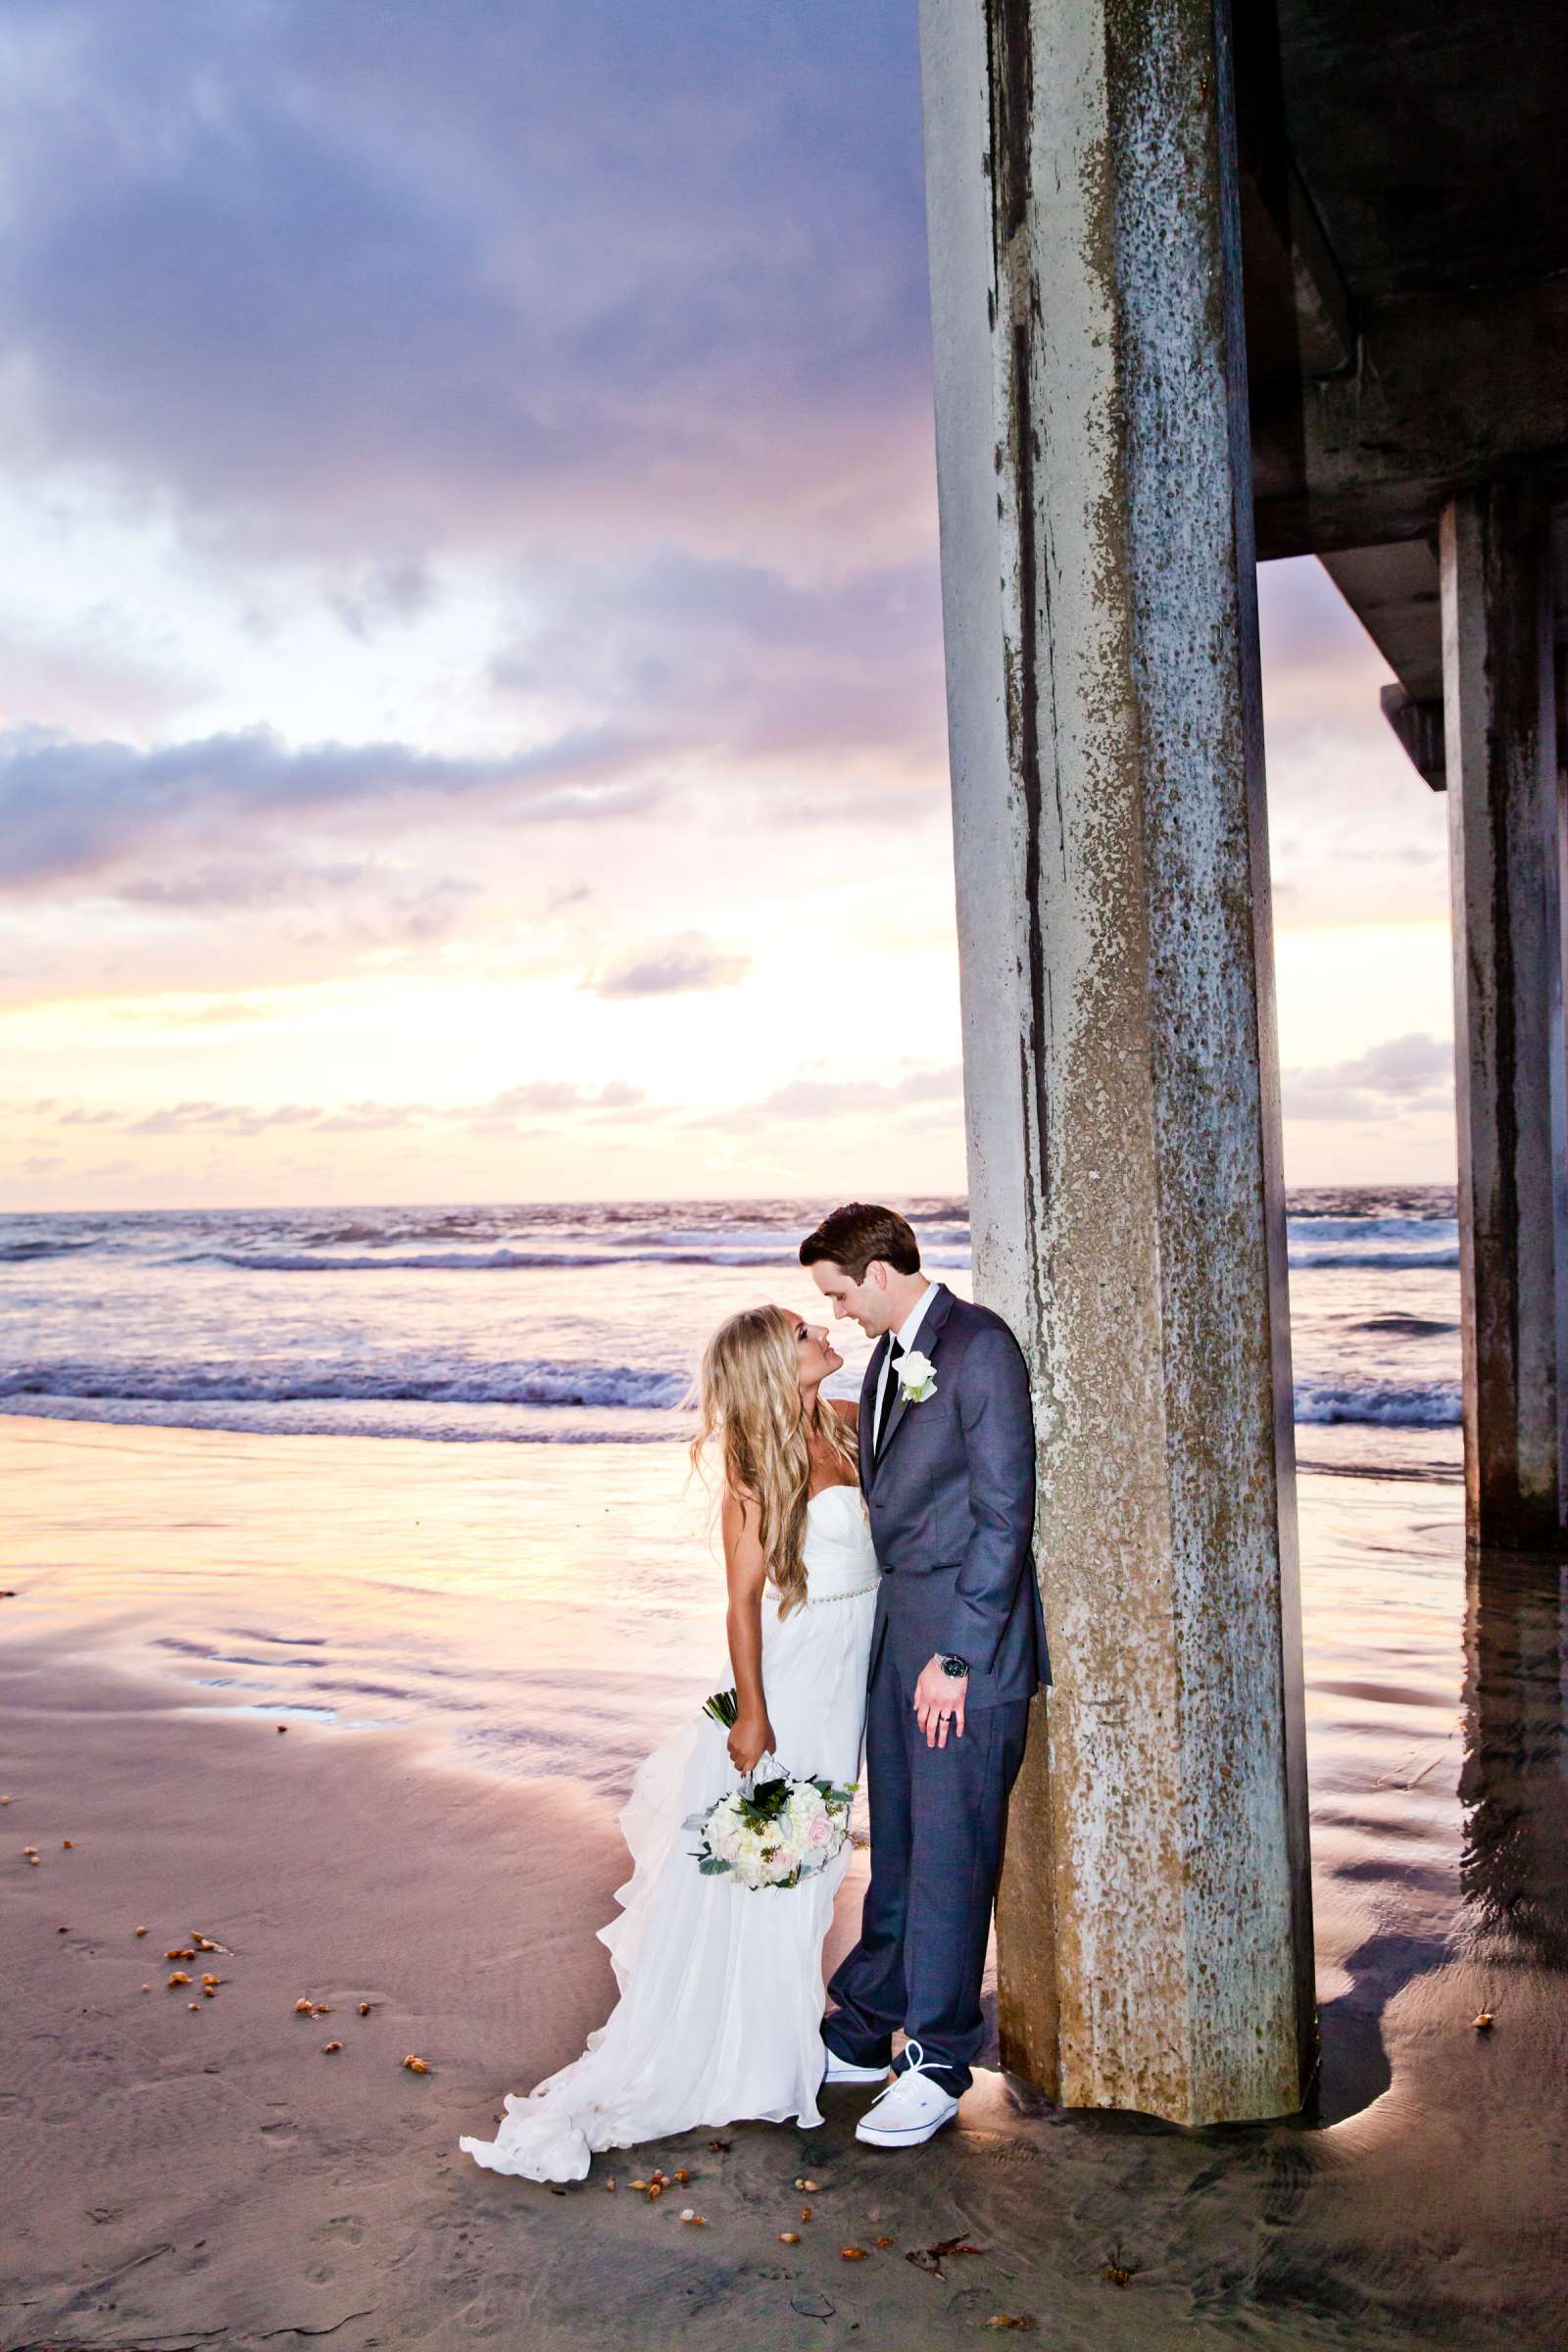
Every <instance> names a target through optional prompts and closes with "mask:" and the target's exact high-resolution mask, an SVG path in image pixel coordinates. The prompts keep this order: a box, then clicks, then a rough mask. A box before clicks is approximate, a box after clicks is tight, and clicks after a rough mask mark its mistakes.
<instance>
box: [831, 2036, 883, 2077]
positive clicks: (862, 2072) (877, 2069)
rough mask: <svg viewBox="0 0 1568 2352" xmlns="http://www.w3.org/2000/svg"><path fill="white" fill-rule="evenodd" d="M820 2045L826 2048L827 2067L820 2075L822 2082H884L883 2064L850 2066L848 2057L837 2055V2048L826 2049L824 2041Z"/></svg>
mask: <svg viewBox="0 0 1568 2352" xmlns="http://www.w3.org/2000/svg"><path fill="white" fill-rule="evenodd" d="M822 2047H823V2049H824V2050H827V2068H826V2071H825V2072H824V2074H823V2076H822V2080H823V2082H886V2081H887V2079H888V2070H887V2068H886V2067H885V2066H852V2065H851V2063H850V2061H849V2059H848V2058H841V2057H840V2056H839V2054H838V2052H837V2050H833V2049H828V2045H827V2043H826V2042H824V2043H823V2044H822Z"/></svg>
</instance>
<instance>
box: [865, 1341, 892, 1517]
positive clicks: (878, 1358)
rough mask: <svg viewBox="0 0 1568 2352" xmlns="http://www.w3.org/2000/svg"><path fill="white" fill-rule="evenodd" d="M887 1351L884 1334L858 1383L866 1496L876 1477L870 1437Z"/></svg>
mask: <svg viewBox="0 0 1568 2352" xmlns="http://www.w3.org/2000/svg"><path fill="white" fill-rule="evenodd" d="M887 1351H888V1343H887V1335H886V1334H885V1333H884V1335H883V1336H882V1338H881V1339H880V1340H878V1342H877V1344H876V1346H875V1347H874V1348H872V1350H871V1361H870V1362H869V1363H868V1364H867V1365H866V1367H865V1378H864V1379H863V1380H862V1381H861V1383H860V1485H861V1487H862V1488H863V1489H864V1490H865V1492H866V1494H869V1493H870V1491H871V1481H872V1479H873V1477H874V1476H875V1475H876V1456H875V1454H874V1453H873V1452H872V1450H871V1437H872V1432H873V1431H874V1430H875V1428H876V1389H877V1382H878V1381H879V1380H880V1379H881V1377H882V1361H883V1358H884V1357H885V1356H886V1354H887Z"/></svg>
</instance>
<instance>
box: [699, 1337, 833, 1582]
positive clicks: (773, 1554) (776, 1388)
mask: <svg viewBox="0 0 1568 2352" xmlns="http://www.w3.org/2000/svg"><path fill="white" fill-rule="evenodd" d="M799 1328H800V1318H799V1316H798V1315H787V1314H785V1313H784V1311H783V1309H782V1308H781V1307H777V1306H748V1307H745V1308H743V1309H742V1311H741V1313H740V1314H738V1315H731V1316H730V1318H729V1320H728V1322H726V1323H721V1324H720V1325H719V1327H718V1329H717V1330H716V1331H715V1332H714V1333H713V1336H712V1338H711V1340H710V1341H709V1343H708V1345H707V1347H706V1348H704V1349H703V1360H702V1363H701V1365H700V1366H699V1369H698V1374H697V1383H696V1391H695V1401H696V1405H697V1435H696V1437H695V1438H694V1439H693V1440H692V1465H693V1467H694V1468H695V1469H696V1470H698V1471H699V1472H702V1471H703V1470H704V1469H705V1466H706V1456H707V1452H708V1448H709V1447H710V1446H716V1447H717V1450H718V1456H719V1460H720V1462H721V1464H722V1466H723V1474H724V1484H725V1486H726V1487H727V1488H728V1489H729V1491H730V1493H731V1494H732V1495H738V1496H740V1497H743V1498H745V1499H749V1500H751V1501H753V1502H755V1503H756V1504H757V1506H758V1509H759V1512H760V1521H761V1524H760V1543H761V1547H762V1558H763V1559H764V1561H765V1562H766V1563H767V1573H768V1575H769V1576H770V1577H771V1579H772V1581H773V1583H774V1585H775V1586H776V1587H777V1588H778V1613H779V1615H780V1616H781V1617H787V1616H788V1615H789V1613H790V1611H791V1609H794V1608H798V1607H799V1606H800V1604H801V1602H802V1601H803V1600H805V1598H806V1561H805V1559H804V1557H803V1552H804V1548H805V1543H806V1506H807V1504H808V1502H809V1500H810V1495H811V1456H810V1450H809V1445H808V1437H809V1435H810V1436H815V1437H817V1438H819V1439H821V1440H822V1442H823V1443H824V1444H825V1445H826V1446H827V1447H828V1449H829V1451H830V1452H832V1453H834V1454H836V1455H837V1457H838V1459H839V1460H840V1461H841V1462H843V1463H844V1465H845V1467H846V1468H847V1469H850V1470H854V1469H856V1468H857V1465H858V1461H859V1447H858V1445H857V1443H856V1438H855V1432H854V1431H853V1430H852V1429H851V1428H850V1426H849V1424H848V1423H847V1422H845V1421H842V1420H840V1418H839V1416H838V1414H837V1413H835V1412H834V1411H832V1410H831V1408H830V1407H829V1406H827V1405H825V1404H824V1403H823V1402H822V1400H821V1397H817V1399H816V1401H815V1403H814V1404H813V1406H812V1408H811V1411H810V1413H809V1414H808V1412H807V1409H806V1402H805V1399H804V1398H803V1397H802V1395H801V1382H800V1358H799V1353H798V1344H797V1341H796V1336H795V1335H796V1332H797V1331H798V1330H799Z"/></svg>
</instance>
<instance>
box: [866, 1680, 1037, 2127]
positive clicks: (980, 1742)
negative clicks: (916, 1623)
mask: <svg viewBox="0 0 1568 2352" xmlns="http://www.w3.org/2000/svg"><path fill="white" fill-rule="evenodd" d="M895 1647H896V1645H895V1644H894V1642H891V1641H887V1642H883V1643H882V1648H881V1655H880V1657H879V1658H878V1660H877V1664H876V1670H875V1672H874V1673H873V1675H872V1677H871V1688H870V1692H869V1695H868V1700H867V1707H866V1724H865V1760H866V1770H867V1775H868V1778H869V1781H870V1813H871V1882H870V1885H869V1886H868V1887H867V1888H866V1890H865V1908H864V1911H863V1913H862V1915H861V1921H860V1940H859V1942H858V1944H857V1945H856V1947H855V1949H854V1951H852V1952H851V1953H850V1955H849V1957H848V1959H847V1960H846V1961H845V1962H844V1964H843V1966H842V1967H841V1968H840V1969H839V1970H838V1971H837V1972H836V1974H835V1975H834V1978H833V1981H832V1983H831V1984H830V1985H829V1986H828V1995H829V1998H830V1999H831V2000H832V2001H834V2002H835V2003H836V2004H837V2007H836V2009H835V2011H834V2012H833V2014H832V2015H830V2016H829V2017H828V2018H827V2020H826V2022H825V2024H824V2026H823V2039H824V2040H825V2041H826V2043H827V2044H828V2047H829V2048H830V2049H833V2050H836V2051H837V2053H838V2055H839V2056H840V2057H841V2058H845V2059H848V2060H849V2062H850V2063H851V2064H852V2065H854V2066H881V2065H886V2064H888V2063H889V2062H890V2059H891V2055H892V2036H893V2034H894V2031H895V2029H896V2028H897V2027H900V2026H902V2027H903V2028H904V2029H905V2031H906V2033H907V2035H908V2037H909V2039H910V2040H911V2041H918V2042H919V2044H920V2046H921V2049H922V2050H923V2052H924V2054H925V2058H926V2060H927V2062H928V2065H927V2069H926V2071H927V2072H929V2073H930V2074H931V2075H932V2077H933V2079H934V2080H935V2081H937V2082H941V2083H943V2084H944V2085H945V2086H946V2087H947V2088H948V2089H949V2090H951V2091H952V2092H953V2093H954V2094H955V2096H957V2095H959V2094H961V2093H962V2092H963V2091H965V2090H967V2089H968V2087H969V2083H970V2081H971V2079H972V2078H971V2076H970V2072H969V2063H970V2061H971V2059H973V2057H974V2056H975V2054H976V2052H977V2051H978V2050H979V2047H980V2044H981V2041H982V2039H983V2037H984V2025H983V2021H982V2018H981V2014H980V1986H981V1982H982V1980H983V1978H984V1976H985V1965H986V1943H987V1939H988V1936H989V1935H990V1929H991V1904H992V1898H993V1897H994V1895H995V1893H996V1888H997V1880H998V1878H999V1877H1000V1875H1001V1871H1002V1851H1003V1841H1004V1838H1005V1831H1006V1821H1007V1794H1008V1791H1009V1790H1010V1789H1011V1787H1012V1784H1013V1782H1014V1780H1015V1779H1016V1778H1017V1774H1018V1767H1019V1765H1020V1763H1021V1762H1022V1760H1023V1748H1024V1738H1025V1734H1026V1732H1027V1729H1028V1723H1029V1701H1028V1700H1027V1699H1026V1698H1018V1699H1009V1700H1005V1701H1004V1703H1003V1704H1001V1705H1000V1706H989V1707H978V1708H975V1709H973V1710H972V1711H971V1712H970V1714H969V1718H968V1722H967V1725H966V1727H965V1730H964V1734H963V1738H962V1739H961V1740H957V1739H955V1738H954V1737H953V1734H952V1733H951V1731H950V1733H949V1736H948V1744H947V1746H946V1747H928V1746H927V1744H926V1738H925V1734H924V1733H923V1732H922V1731H921V1729H920V1726H919V1724H918V1723H917V1722H916V1721H915V1716H914V1705H913V1700H914V1685H913V1683H912V1682H908V1681H907V1680H906V1678H905V1676H904V1675H903V1674H901V1672H900V1670H899V1664H898V1660H897V1657H896V1655H895ZM922 1663H923V1661H922ZM902 2063H903V2061H902V2057H901V2064H902Z"/></svg>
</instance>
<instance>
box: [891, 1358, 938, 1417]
mask: <svg viewBox="0 0 1568 2352" xmlns="http://www.w3.org/2000/svg"><path fill="white" fill-rule="evenodd" d="M898 1372H899V1386H900V1388H901V1389H902V1390H903V1391H904V1401H905V1403H906V1404H924V1402H925V1400H926V1398H927V1397H934V1396H935V1395H936V1393H937V1368H936V1366H935V1364H934V1363H933V1362H932V1361H931V1358H930V1357H929V1356H928V1355H922V1354H921V1353H920V1350H919V1348H907V1350H906V1351H905V1353H904V1354H903V1355H901V1356H900V1358H899V1364H898Z"/></svg>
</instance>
